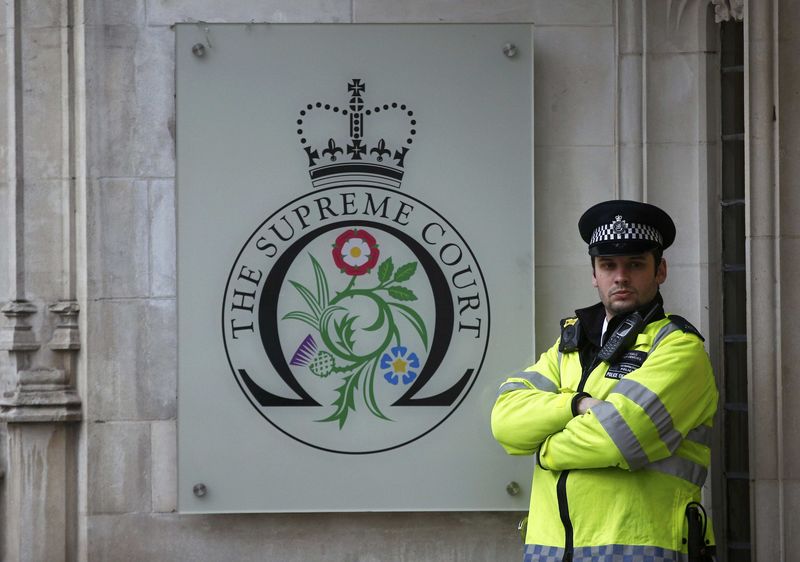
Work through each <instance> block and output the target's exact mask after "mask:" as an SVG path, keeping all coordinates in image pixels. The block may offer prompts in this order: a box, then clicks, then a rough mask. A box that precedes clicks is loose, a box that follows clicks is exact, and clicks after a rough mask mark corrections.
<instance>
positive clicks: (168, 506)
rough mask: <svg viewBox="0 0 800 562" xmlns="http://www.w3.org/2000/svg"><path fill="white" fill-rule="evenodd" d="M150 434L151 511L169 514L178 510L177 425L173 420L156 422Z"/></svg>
mask: <svg viewBox="0 0 800 562" xmlns="http://www.w3.org/2000/svg"><path fill="white" fill-rule="evenodd" d="M150 432H151V434H150V448H151V451H152V459H153V468H152V472H151V474H152V483H153V511H154V512H156V513H170V512H173V511H175V510H176V509H177V508H178V436H177V424H176V422H175V420H167V421H156V422H153V423H152V425H151V428H150Z"/></svg>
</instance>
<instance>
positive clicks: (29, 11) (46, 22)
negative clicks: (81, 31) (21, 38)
mask: <svg viewBox="0 0 800 562" xmlns="http://www.w3.org/2000/svg"><path fill="white" fill-rule="evenodd" d="M17 9H18V10H19V18H20V23H21V24H22V27H23V28H36V27H58V26H65V25H67V22H66V21H65V20H66V17H65V16H66V14H65V13H64V12H65V10H63V11H62V3H61V2H19V3H17Z"/></svg>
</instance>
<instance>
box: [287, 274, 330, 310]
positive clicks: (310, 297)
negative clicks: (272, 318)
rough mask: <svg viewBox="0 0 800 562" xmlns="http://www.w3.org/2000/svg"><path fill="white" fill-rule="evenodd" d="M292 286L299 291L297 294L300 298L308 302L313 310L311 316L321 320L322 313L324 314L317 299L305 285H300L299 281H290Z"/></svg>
mask: <svg viewBox="0 0 800 562" xmlns="http://www.w3.org/2000/svg"><path fill="white" fill-rule="evenodd" d="M289 283H291V284H292V286H293V287H294V288H295V289H297V292H298V293H300V296H301V297H303V300H304V301H306V304H308V307H309V308H310V309H311V314H313V315H314V316H315V317H317V318H319V315H320V313H321V312H322V308H321V307H320V306H319V303H318V302H317V299H316V298H315V297H314V295H312V294H311V291H309V290H308V289H306V288H305V287H304V286H303V285H301V284H300V283H298V282H297V281H289Z"/></svg>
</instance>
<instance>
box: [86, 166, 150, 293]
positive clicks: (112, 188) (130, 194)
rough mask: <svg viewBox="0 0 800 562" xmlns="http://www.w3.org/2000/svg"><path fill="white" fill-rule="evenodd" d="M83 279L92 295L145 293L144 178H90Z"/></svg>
mask: <svg viewBox="0 0 800 562" xmlns="http://www.w3.org/2000/svg"><path fill="white" fill-rule="evenodd" d="M87 199H88V202H87V207H88V208H87V212H88V220H87V231H88V232H87V234H88V238H89V241H88V249H87V253H88V255H87V268H88V271H87V277H88V279H87V281H88V284H89V294H91V295H92V298H110V297H145V296H147V295H148V293H149V291H150V287H149V269H150V244H149V221H150V219H149V208H148V194H147V182H146V181H144V180H142V181H131V180H122V179H119V180H114V179H106V180H100V181H93V182H91V183H90V193H89V196H88V197H87Z"/></svg>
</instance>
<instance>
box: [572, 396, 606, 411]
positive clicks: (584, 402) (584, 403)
mask: <svg viewBox="0 0 800 562" xmlns="http://www.w3.org/2000/svg"><path fill="white" fill-rule="evenodd" d="M602 403H603V401H602V400H598V399H597V398H592V397H591V396H584V397H583V398H581V399H580V400H578V408H577V410H578V414H585V413H586V410H588V409H590V408H594V407H595V406H597V405H599V404H602Z"/></svg>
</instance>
